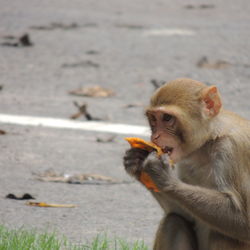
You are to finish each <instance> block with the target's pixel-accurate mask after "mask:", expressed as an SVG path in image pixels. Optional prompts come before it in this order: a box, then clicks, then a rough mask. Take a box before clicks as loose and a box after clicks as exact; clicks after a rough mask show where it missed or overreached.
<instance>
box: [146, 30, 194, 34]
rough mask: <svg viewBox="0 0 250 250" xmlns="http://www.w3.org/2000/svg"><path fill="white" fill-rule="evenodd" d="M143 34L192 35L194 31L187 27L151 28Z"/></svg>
mask: <svg viewBox="0 0 250 250" xmlns="http://www.w3.org/2000/svg"><path fill="white" fill-rule="evenodd" d="M143 34H144V35H145V36H193V35H195V32H194V31H193V30H187V29H152V30H147V31H145V32H144V33H143Z"/></svg>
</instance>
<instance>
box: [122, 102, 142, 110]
mask: <svg viewBox="0 0 250 250" xmlns="http://www.w3.org/2000/svg"><path fill="white" fill-rule="evenodd" d="M143 106H144V105H143V104H142V103H130V104H126V105H124V106H123V107H124V108H127V109H128V108H137V107H143Z"/></svg>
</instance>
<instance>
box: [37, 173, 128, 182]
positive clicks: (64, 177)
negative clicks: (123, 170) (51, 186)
mask: <svg viewBox="0 0 250 250" xmlns="http://www.w3.org/2000/svg"><path fill="white" fill-rule="evenodd" d="M36 175H37V179H38V180H40V181H48V182H63V183H69V184H93V185H101V184H122V183H127V182H125V181H120V180H117V179H114V178H112V177H108V176H104V175H99V174H57V173H55V172H54V171H53V170H48V171H45V172H44V173H43V174H36ZM129 183H130V182H129Z"/></svg>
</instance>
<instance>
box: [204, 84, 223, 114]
mask: <svg viewBox="0 0 250 250" xmlns="http://www.w3.org/2000/svg"><path fill="white" fill-rule="evenodd" d="M202 101H203V102H204V103H205V109H206V114H208V115H209V116H215V115H217V114H218V113H219V112H220V108H221V106H222V104H221V99H220V95H219V92H218V90H217V88H216V87H215V86H211V87H207V88H206V89H205V90H204V91H203V92H202Z"/></svg>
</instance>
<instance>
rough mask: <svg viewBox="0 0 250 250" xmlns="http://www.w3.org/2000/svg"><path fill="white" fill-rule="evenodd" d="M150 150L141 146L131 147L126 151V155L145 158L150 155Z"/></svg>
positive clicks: (127, 156)
mask: <svg viewBox="0 0 250 250" xmlns="http://www.w3.org/2000/svg"><path fill="white" fill-rule="evenodd" d="M148 154H149V153H148V151H146V150H144V149H140V148H131V149H129V150H127V151H126V153H125V157H126V158H139V159H142V160H144V159H145V158H146V157H147V156H148Z"/></svg>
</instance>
